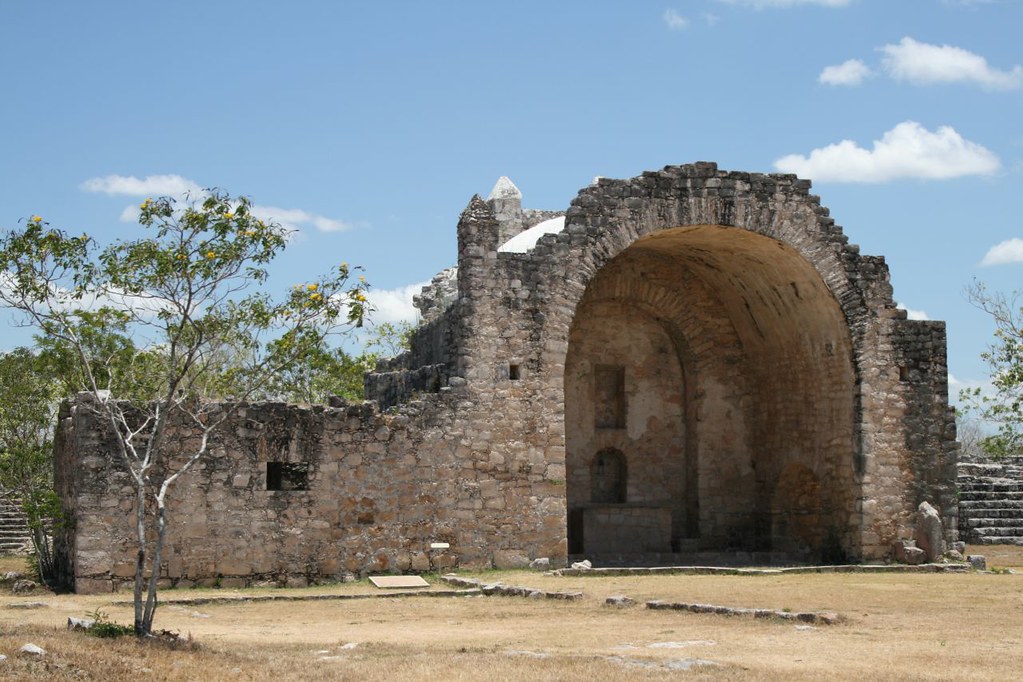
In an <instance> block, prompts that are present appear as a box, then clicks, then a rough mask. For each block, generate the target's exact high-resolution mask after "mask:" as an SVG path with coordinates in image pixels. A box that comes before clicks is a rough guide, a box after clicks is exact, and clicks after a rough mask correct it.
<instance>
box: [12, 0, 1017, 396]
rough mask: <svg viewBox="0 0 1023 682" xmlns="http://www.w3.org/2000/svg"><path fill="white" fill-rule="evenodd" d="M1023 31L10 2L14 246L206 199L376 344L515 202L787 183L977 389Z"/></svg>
mask: <svg viewBox="0 0 1023 682" xmlns="http://www.w3.org/2000/svg"><path fill="white" fill-rule="evenodd" d="M1021 27H1023V3H1021V2H1018V1H1017V0H987V1H984V0H959V1H956V0H899V1H898V2H892V1H891V0H887V1H886V0H677V1H675V2H648V1H646V0H633V1H631V2H620V1H610V0H603V1H601V0H588V1H585V2H583V1H562V2H550V1H549V0H547V1H545V2H533V1H530V0H526V1H523V2H516V3H486V2H480V1H479V0H476V1H474V2H468V1H456V0H452V1H449V2H432V3H427V2H411V1H407V2H397V1H387V0H378V1H377V2H358V3H357V2H341V1H338V2H315V1H311V0H307V1H303V0H295V1H293V2H287V3H284V2H265V1H262V0H245V1H244V2H243V1H232V0H221V1H212V0H204V1H202V2H195V1H191V0H177V1H175V2H154V1H148V0H136V1H132V2H129V1H127V0H122V1H104V0H93V1H91V2H87V3H86V2H72V1H71V0H66V1H64V2H53V1H48V0H30V1H22V0H0V32H2V36H0V97H2V98H3V99H2V106H0V130H2V131H3V133H2V135H0V227H2V228H13V227H16V226H17V225H18V221H19V220H21V219H23V218H25V217H27V216H30V215H32V214H39V215H42V216H43V217H44V218H45V219H46V220H47V221H49V222H50V223H51V224H53V225H55V226H60V227H64V228H66V229H69V230H72V231H83V230H84V231H86V232H88V233H90V234H92V235H94V236H97V237H98V238H100V239H103V238H113V237H119V236H130V235H131V234H133V233H135V232H136V231H137V230H138V229H140V228H138V227H137V225H134V224H133V223H132V222H130V220H131V210H130V208H129V207H132V206H135V205H137V204H138V203H139V201H141V199H142V198H143V197H144V196H145V195H148V194H165V193H174V192H178V191H181V190H182V189H187V188H189V187H210V186H216V187H220V188H223V189H226V190H228V191H230V192H232V193H241V194H246V195H248V196H250V197H252V198H253V200H254V201H255V203H256V204H258V205H260V206H262V207H264V209H265V210H266V211H267V212H268V213H269V214H271V215H274V216H276V217H277V218H278V219H279V220H281V221H282V222H285V223H288V224H292V225H294V226H295V227H297V228H299V229H300V231H301V232H300V235H299V237H298V238H297V239H296V241H295V243H294V244H293V245H292V246H291V247H290V248H289V250H288V252H287V254H286V255H285V256H284V257H283V258H282V259H281V261H280V262H279V263H278V265H277V266H276V270H275V275H274V284H276V285H278V286H280V287H281V289H282V290H283V288H284V287H286V286H287V285H288V284H290V283H291V282H292V281H295V280H300V279H302V278H303V277H306V276H308V275H309V274H310V273H311V272H320V271H325V270H327V269H329V268H330V267H331V266H332V265H335V264H337V263H338V262H340V261H348V262H350V263H357V264H361V265H363V266H365V268H366V274H367V277H368V279H369V281H370V282H371V284H372V285H373V286H374V288H375V290H376V291H377V298H376V299H375V300H376V301H377V303H378V307H379V308H380V313H379V315H378V319H381V320H388V319H393V318H395V317H397V316H400V315H402V314H404V313H403V311H407V310H408V308H407V306H403V305H400V304H399V299H400V298H401V296H402V295H404V294H405V293H407V291H408V290H409V289H410V285H413V284H416V283H420V282H423V281H425V280H428V279H429V278H430V277H431V276H432V275H433V274H435V273H436V272H437V271H439V270H440V269H442V268H444V267H447V266H449V265H452V264H454V261H455V230H454V227H455V221H456V219H457V216H458V213H459V212H460V211H461V209H462V208H463V207H464V206H465V204H466V203H467V202H468V200H469V198H470V197H471V196H472V195H473V194H474V193H477V192H478V193H480V194H483V195H484V196H485V195H486V193H487V192H488V191H489V190H490V188H491V186H492V185H493V184H494V182H495V181H496V180H497V178H498V177H499V176H501V175H508V176H510V177H511V178H512V179H513V180H514V181H515V183H516V184H517V185H518V186H519V188H520V189H521V190H522V192H523V194H524V204H525V205H526V206H528V207H531V208H548V209H564V208H566V207H567V206H568V204H569V202H570V201H571V199H572V198H573V197H574V196H575V193H576V192H577V191H578V190H579V189H580V188H582V187H584V186H586V185H587V184H588V183H589V182H590V181H591V180H592V179H593V177H594V176H597V175H602V176H609V177H631V176H634V175H636V174H638V173H640V172H642V171H643V170H648V169H656V168H660V167H662V166H664V165H667V164H678V163H688V162H692V161H697V160H707V161H716V162H717V163H718V164H719V166H720V167H721V168H724V169H729V170H747V171H764V172H773V171H777V170H782V171H785V172H797V173H799V174H800V175H801V176H804V177H808V178H810V179H811V180H813V181H814V188H815V190H814V191H815V192H816V193H818V194H819V195H820V196H821V198H822V202H823V203H824V205H826V206H828V207H829V208H830V209H831V212H832V215H833V216H834V217H835V218H836V220H837V222H838V223H839V224H841V225H842V226H843V227H844V228H845V231H846V233H847V234H848V235H849V237H850V239H851V241H853V242H854V243H858V244H860V245H861V247H862V250H863V252H864V253H871V254H881V255H884V256H886V258H887V260H888V263H889V265H890V266H891V270H892V281H893V285H894V287H895V297H896V300H898V301H900V302H901V303H902V304H904V305H905V306H906V307H908V308H909V309H911V310H913V311H917V312H918V313H925V314H926V315H927V316H928V317H929V318H931V319H944V320H946V321H947V322H948V336H949V359H950V370H951V372H952V374H953V375H954V376H955V377H956V379H957V380H958V381H960V382H964V383H971V382H980V381H983V380H984V378H985V368H984V366H983V363H982V362H981V361H980V359H979V355H980V353H981V352H982V351H983V349H984V347H985V345H986V344H987V342H988V341H989V339H990V337H991V332H992V326H991V323H990V322H989V320H988V319H986V318H985V316H984V315H983V314H982V313H980V312H979V311H977V310H975V309H974V308H972V307H971V306H970V305H969V303H968V302H967V301H966V299H965V297H964V295H963V289H964V287H965V286H966V285H967V284H969V283H970V282H971V281H972V279H973V278H978V279H981V280H983V281H986V282H988V283H989V285H990V286H991V287H992V288H994V289H998V290H1004V291H1010V290H1012V289H1015V288H1019V287H1020V281H1021V275H1023V241H1012V240H1021V239H1023V217H1021V211H1020V196H1021V191H1020V180H1021V177H1023V66H1021V65H1023V49H1021V48H1020V45H1021V42H1020V40H1019V32H1020V28H1021ZM999 245H1000V246H999ZM996 247H997V248H996ZM993 249H994V250H993ZM989 252H990V253H989ZM985 259H987V263H989V264H982V263H985ZM388 292H392V293H394V294H395V295H394V296H387V295H386V294H387V293H388ZM24 342H25V337H23V336H22V335H21V334H20V333H19V332H18V331H16V330H14V329H13V328H11V327H8V328H7V331H6V333H5V335H4V337H3V339H2V341H0V346H2V347H10V346H12V345H15V344H17V343H24ZM953 390H955V386H953Z"/></svg>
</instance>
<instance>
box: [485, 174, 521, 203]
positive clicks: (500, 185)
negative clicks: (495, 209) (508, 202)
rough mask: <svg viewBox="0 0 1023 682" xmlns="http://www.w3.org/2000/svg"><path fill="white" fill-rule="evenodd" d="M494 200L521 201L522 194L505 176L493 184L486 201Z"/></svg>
mask: <svg viewBox="0 0 1023 682" xmlns="http://www.w3.org/2000/svg"><path fill="white" fill-rule="evenodd" d="M494 199H522V192H520V191H519V188H518V187H516V186H515V183H514V182H512V181H511V178H509V177H508V176H507V175H502V176H501V177H500V178H498V180H497V182H496V183H494V189H492V190H490V196H488V197H487V201H493V200H494Z"/></svg>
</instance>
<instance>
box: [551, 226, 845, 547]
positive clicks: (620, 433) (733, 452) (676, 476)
mask: <svg viewBox="0 0 1023 682" xmlns="http://www.w3.org/2000/svg"><path fill="white" fill-rule="evenodd" d="M855 388H856V383H855V374H854V370H853V362H852V344H851V340H850V334H849V329H848V324H847V322H846V320H845V318H844V316H843V313H842V310H841V308H840V307H839V305H838V303H837V301H836V300H835V298H834V296H833V295H832V293H831V291H830V290H829V289H828V287H827V285H826V283H825V282H824V280H823V278H822V277H821V275H820V274H819V273H818V272H817V270H816V269H815V268H814V266H813V265H812V264H811V263H810V262H809V261H807V260H806V259H805V258H804V257H803V256H801V255H800V254H799V253H798V252H797V251H796V250H795V249H794V248H792V247H791V246H789V245H787V244H784V243H782V242H780V241H778V240H776V239H772V238H769V237H766V236H763V235H760V234H756V233H754V232H750V231H747V230H743V229H739V228H734V227H722V226H717V225H698V226H692V227H682V228H675V229H668V230H661V231H657V232H654V233H652V234H649V235H647V236H645V237H642V238H640V239H637V240H636V241H635V242H634V243H633V244H632V245H631V246H629V247H628V248H626V249H625V250H624V251H622V252H621V253H619V254H618V255H617V256H616V257H614V258H613V259H611V260H610V261H608V262H607V263H606V264H605V265H604V266H603V267H602V268H601V269H600V270H599V271H597V272H596V274H595V275H594V276H593V277H592V278H591V279H590V281H589V283H588V285H587V287H586V290H585V293H584V295H583V297H582V300H581V301H580V302H579V304H578V306H577V307H576V311H575V316H574V318H573V321H572V325H571V329H570V332H569V345H568V353H567V356H566V360H565V429H566V470H567V503H568V505H567V506H568V514H569V518H568V535H569V551H570V552H571V553H575V554H586V555H588V556H590V555H593V556H599V555H601V554H643V553H652V552H656V553H665V552H679V551H687V550H743V551H758V550H771V549H774V550H779V551H785V550H788V549H789V548H791V547H794V546H798V547H799V548H801V549H806V548H807V547H809V548H810V550H811V551H818V550H819V549H820V538H823V537H825V536H827V537H836V538H839V539H840V542H850V541H851V540H850V538H849V534H850V533H851V532H852V531H851V530H850V529H851V528H852V527H853V525H854V522H853V518H852V516H853V514H854V510H855V504H856V495H855V487H856V481H855V472H854V462H853V453H854V451H855V447H854V438H855V433H854V418H855ZM609 449H614V451H616V452H620V453H621V454H622V457H623V458H624V461H626V462H628V481H627V484H626V494H625V496H624V497H623V498H622V499H621V500H619V501H609V500H607V499H605V498H601V497H599V496H598V497H596V498H595V497H594V494H593V493H594V491H593V489H592V487H593V479H592V476H591V471H592V468H593V466H594V463H595V458H596V457H598V456H600V453H606V452H607V451H608V450H609ZM794 465H798V471H799V472H800V473H801V476H802V478H799V480H803V479H804V478H806V477H807V476H808V477H809V479H812V480H813V481H816V482H819V487H818V488H815V489H814V491H813V492H814V496H815V498H814V499H817V500H827V501H828V504H827V506H826V507H824V506H820V508H819V509H818V508H815V509H814V513H813V514H809V513H807V510H806V509H804V507H805V505H804V504H802V502H799V501H788V500H786V499H782V498H784V496H785V489H786V488H785V486H786V485H788V482H787V481H788V478H786V476H789V475H790V474H791V471H793V469H792V467H793V466H794ZM784 472H789V473H788V474H786V473H784ZM780 481H781V482H783V485H782V487H781V488H779V487H778V483H779V482H780ZM797 482H798V481H797ZM805 487H806V486H795V488H794V490H796V491H802V492H805ZM802 492H801V493H800V494H802ZM779 496H781V497H780V498H779ZM787 510H788V511H791V512H792V514H794V515H796V516H798V517H799V518H798V519H796V518H794V519H792V523H788V522H787V520H786V518H785V517H786V514H788V511H787ZM793 510H794V511H793ZM808 526H813V527H812V528H810V527H808ZM793 533H794V534H795V535H798V537H796V536H795V535H794V536H793V537H789V535H790V534H793Z"/></svg>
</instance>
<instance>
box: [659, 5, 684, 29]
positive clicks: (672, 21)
mask: <svg viewBox="0 0 1023 682" xmlns="http://www.w3.org/2000/svg"><path fill="white" fill-rule="evenodd" d="M661 18H662V19H664V23H665V25H666V26H667V27H668V28H670V29H671V30H672V31H681V30H682V29H685V28H688V27H689V20H688V19H686V18H685V17H684V16H682V15H681V14H679V13H678V12H676V11H675V10H673V9H666V10H664V14H663V15H661Z"/></svg>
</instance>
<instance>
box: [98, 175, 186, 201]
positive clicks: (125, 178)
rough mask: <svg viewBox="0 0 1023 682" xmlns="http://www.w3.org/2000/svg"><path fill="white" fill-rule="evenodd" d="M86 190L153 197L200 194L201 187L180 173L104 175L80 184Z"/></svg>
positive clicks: (112, 194)
mask: <svg viewBox="0 0 1023 682" xmlns="http://www.w3.org/2000/svg"><path fill="white" fill-rule="evenodd" d="M81 189H83V190H84V191H86V192H100V193H103V194H108V195H110V196H128V197H155V196H181V195H183V194H188V193H191V194H196V195H198V194H202V193H203V189H202V187H200V186H199V185H198V184H196V183H195V182H193V181H191V180H189V179H188V178H183V177H181V176H180V175H147V176H146V177H144V178H136V177H135V176H134V175H104V176H103V177H100V178H90V179H88V180H86V181H85V182H83V183H82V184H81Z"/></svg>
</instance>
